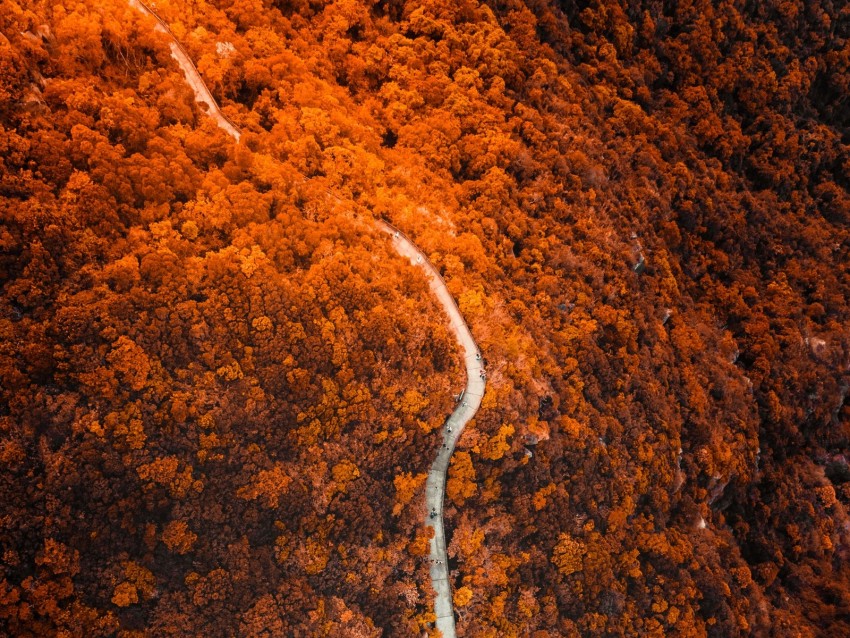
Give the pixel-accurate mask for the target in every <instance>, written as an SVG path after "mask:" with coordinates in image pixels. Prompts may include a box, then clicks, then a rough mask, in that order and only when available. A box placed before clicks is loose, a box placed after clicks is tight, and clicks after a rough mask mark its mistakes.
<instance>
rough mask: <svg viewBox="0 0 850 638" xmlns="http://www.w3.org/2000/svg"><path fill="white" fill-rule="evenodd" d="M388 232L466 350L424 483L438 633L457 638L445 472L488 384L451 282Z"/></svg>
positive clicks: (387, 229) (385, 226)
mask: <svg viewBox="0 0 850 638" xmlns="http://www.w3.org/2000/svg"><path fill="white" fill-rule="evenodd" d="M379 224H380V225H381V228H382V230H384V232H387V233H390V234H392V236H393V247H394V248H395V249H396V252H398V253H399V254H400V255H402V256H403V257H407V258H408V259H409V260H410V262H411V263H413V264H415V265H417V266H419V267H420V268H422V270H424V271H425V274H426V275H427V276H428V284H429V285H430V287H431V292H433V293H434V295H435V296H436V297H437V300H438V301H439V302H440V305H441V306H442V307H443V310H445V311H446V314H447V315H448V316H449V322H450V323H451V328H452V332H453V333H454V335H455V337H456V338H457V342H458V344H459V345H460V347H461V350H463V361H464V364H465V366H466V389H465V390H464V391H463V397H462V398H461V400H460V401H459V402H458V406H457V408H455V411H454V412H452V415H451V416H450V417H449V419H448V421H446V423H445V425H444V426H443V428H442V437H443V442H442V444H441V445H440V449H439V451H438V452H437V458H435V459H434V462H433V463H432V464H431V470H430V471H429V472H428V480H427V481H426V483H425V505H426V514H425V525H427V526H429V527H433V528H434V536H433V538H431V553H430V556H429V559H430V565H431V583H432V584H433V586H434V591H435V592H436V595H435V597H434V613H435V614H436V616H437V629H439V630H440V631H441V632H442V634H443V638H455V617H454V608H453V606H452V588H451V581H450V580H449V565H448V556H447V554H446V533H445V528H444V525H443V499H444V496H445V493H446V472H447V471H448V469H449V460H450V459H451V456H452V452H453V451H454V448H455V444H456V443H457V440H458V439H459V438H460V435H461V432H463V428H464V427H465V426H466V424H467V423H468V422H469V421H470V419H472V417H474V416H475V413H476V412H478V408H479V406H480V405H481V398H482V397H483V396H484V386H485V385H486V380H485V376H484V365H483V361H482V360H481V353H480V352H479V350H478V346H477V345H476V344H475V339H473V338H472V333H471V332H470V331H469V326H467V325H466V322H465V321H464V320H463V315H461V314H460V308H458V307H457V304H456V303H455V300H454V299H453V298H452V295H451V293H449V289H448V288H447V287H446V282H445V281H443V278H442V277H441V276H440V273H439V272H438V271H437V269H436V268H435V267H434V265H433V264H432V263H431V262H430V261H429V260H428V258H427V257H426V256H425V254H424V253H423V252H422V251H421V250H419V249H418V248H417V247H416V245H415V244H414V243H413V242H412V241H410V239H408V237H407V236H406V235H405V234H404V233H402V232H401V231H399V230H398V229H396V228H395V227H393V226H391V225H390V224H389V223H387V222H384V221H382V222H379Z"/></svg>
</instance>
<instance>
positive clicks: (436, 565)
mask: <svg viewBox="0 0 850 638" xmlns="http://www.w3.org/2000/svg"><path fill="white" fill-rule="evenodd" d="M128 2H129V4H130V6H132V7H135V8H136V9H138V10H139V11H141V12H142V13H145V14H147V15H149V16H151V17H152V18H154V20H156V29H157V30H158V31H161V32H163V33H167V34H168V35H169V36H170V37H171V44H170V46H171V55H172V57H173V58H174V59H175V60H177V64H178V65H180V69H181V70H182V71H183V75H184V76H185V78H186V82H187V83H188V84H189V86H190V87H191V88H192V91H193V92H194V93H195V101H196V102H200V103H202V104H204V105H205V106H206V112H207V115H209V116H210V117H212V118H213V119H214V120H215V121H216V123H217V124H218V125H219V126H220V127H221V128H222V129H224V130H225V131H226V132H227V133H228V134H229V135H231V136H232V137H233V138H235V139H236V140H237V141H238V140H239V137H240V133H239V129H238V128H236V126H234V125H233V124H232V123H231V122H230V120H228V119H227V118H226V117H225V116H224V114H223V113H222V112H221V109H219V107H218V104H217V103H216V101H215V98H213V96H212V93H210V90H209V89H208V88H207V85H206V84H204V80H203V78H201V75H200V73H198V69H197V68H195V65H194V64H193V63H192V60H191V58H190V57H189V55H188V53H186V51H185V50H184V49H183V47H182V46H180V43H179V42H178V41H177V38H175V37H174V35H173V34H172V33H171V30H170V29H169V28H168V25H166V24H165V22H163V21H162V19H161V18H160V17H159V16H158V15H157V14H156V13H155V12H154V11H153V10H152V9H150V8H149V7H148V6H147V5H146V4H145V3H144V2H142V1H141V0H128ZM378 225H379V226H380V228H381V229H382V230H383V231H384V232H387V233H389V234H390V235H391V236H392V242H393V247H394V248H395V250H396V251H397V252H398V253H399V254H400V255H401V256H403V257H407V258H408V259H409V260H410V261H411V263H413V264H415V265H417V266H419V267H420V268H422V270H423V271H424V272H425V274H426V276H427V277H428V284H429V286H430V287H431V292H433V293H434V294H435V295H436V296H437V299H438V301H439V302H440V305H441V306H442V307H443V309H444V310H445V311H446V314H447V315H448V316H449V322H450V324H451V329H452V332H453V333H454V335H455V337H456V338H457V341H458V344H459V345H460V347H461V350H462V351H463V359H464V364H465V366H466V388H465V391H464V396H463V400H462V401H461V402H459V403H458V406H457V408H455V411H454V412H453V413H452V415H451V416H450V417H449V418H448V420H447V421H446V423H445V425H444V426H443V427H442V429H441V436H442V439H443V440H442V443H441V445H440V449H439V451H438V452H437V458H435V459H434V462H433V463H432V464H431V470H430V471H429V472H428V480H427V481H426V483H425V505H426V513H425V524H426V525H427V526H429V527H433V528H434V537H433V538H432V539H431V552H430V556H429V558H430V565H431V582H432V583H433V587H434V590H435V591H436V595H435V597H434V612H435V614H436V616H437V628H438V629H439V630H440V631H441V632H442V634H443V638H456V633H455V619H454V608H453V605H452V589H451V583H450V581H449V568H448V555H447V554H446V534H445V529H444V526H443V498H444V495H445V492H446V473H447V471H448V469H449V461H450V459H451V456H452V452H453V451H454V448H455V444H456V443H457V440H458V438H460V435H461V433H462V432H463V428H464V427H465V426H466V424H467V423H468V422H469V421H470V419H472V417H473V416H475V413H476V412H477V411H478V408H479V406H480V405H481V397H483V396H484V387H485V384H486V383H485V380H484V378H482V376H481V373H482V372H483V370H484V363H483V361H481V360H479V357H478V355H479V351H478V346H477V345H476V344H475V340H474V339H473V338H472V333H471V332H470V331H469V327H468V326H467V325H466V321H464V319H463V316H462V315H461V313H460V309H459V308H458V307H457V304H456V303H455V300H454V299H453V298H452V295H451V293H450V292H449V289H448V288H447V287H446V284H445V282H444V281H443V279H442V277H440V274H439V272H437V269H436V268H434V265H433V264H432V263H431V262H430V261H429V260H428V258H427V257H426V256H425V254H424V253H423V252H422V251H421V250H419V249H418V248H417V247H416V245H415V244H414V243H413V242H412V241H410V239H408V238H407V236H405V235H404V234H403V233H401V232H399V231H398V230H397V229H395V228H393V227H392V226H390V225H389V224H387V223H385V222H378ZM450 429H451V432H449V430H450ZM443 445H445V447H443ZM432 511H433V512H436V516H434V518H431V516H430V512H432Z"/></svg>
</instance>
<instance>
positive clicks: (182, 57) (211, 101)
mask: <svg viewBox="0 0 850 638" xmlns="http://www.w3.org/2000/svg"><path fill="white" fill-rule="evenodd" d="M129 3H130V6H131V7H134V8H136V9H138V10H139V11H141V12H142V13H145V14H147V15H149V16H151V17H152V18H153V19H154V20H156V27H155V28H156V30H157V31H161V32H162V33H166V34H168V35H169V36H170V37H171V43H170V46H171V57H172V58H174V59H175V60H177V64H178V65H179V66H180V70H181V71H183V76H184V77H185V78H186V83H187V84H188V85H189V86H190V87H191V89H192V92H193V93H194V94H195V102H199V103H201V104H203V105H204V106H205V107H206V112H207V115H209V116H210V117H211V118H213V120H215V123H216V124H218V125H219V127H220V128H222V129H224V130H225V131H226V132H227V134H228V135H230V136H231V137H233V138H235V139H236V141H237V142H238V141H239V138H240V136H241V134H240V133H239V129H238V128H236V126H234V125H233V123H232V122H231V121H230V120H229V119H227V117H226V116H225V115H224V113H222V112H221V109H220V108H219V106H218V102H216V101H215V98H214V97H213V96H212V93H210V90H209V88H207V85H206V84H205V83H204V80H203V79H202V78H201V74H200V73H198V69H197V68H196V67H195V64H194V63H193V62H192V58H190V57H189V54H188V53H186V50H185V49H184V48H183V47H182V46H181V45H180V43H179V42H178V41H177V38H175V37H174V34H173V33H171V29H169V28H168V25H167V24H165V22H163V20H162V18H160V17H159V16H158V15H157V14H156V12H155V11H154V10H153V9H151V8H150V7H148V6H147V5H146V4H145V3H144V2H142V0H129Z"/></svg>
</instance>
